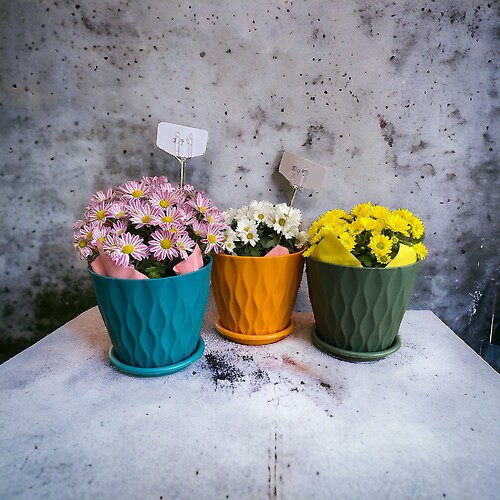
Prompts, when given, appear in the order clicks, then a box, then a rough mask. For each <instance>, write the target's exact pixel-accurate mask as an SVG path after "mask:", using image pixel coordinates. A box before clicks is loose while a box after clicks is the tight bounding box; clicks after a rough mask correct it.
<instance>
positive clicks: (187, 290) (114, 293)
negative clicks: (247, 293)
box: [89, 258, 212, 368]
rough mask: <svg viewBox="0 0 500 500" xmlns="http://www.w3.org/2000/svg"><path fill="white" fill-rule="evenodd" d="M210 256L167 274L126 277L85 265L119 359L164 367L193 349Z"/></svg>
mask: <svg viewBox="0 0 500 500" xmlns="http://www.w3.org/2000/svg"><path fill="white" fill-rule="evenodd" d="M211 267H212V259H211V258H210V262H209V263H208V264H206V265H205V266H204V267H203V268H201V269H199V270H197V271H195V272H193V273H189V274H185V275H180V276H173V277H168V278H158V279H144V280H128V279H117V278H110V277H106V276H101V275H99V274H96V273H94V272H93V271H92V270H89V273H90V277H91V281H92V285H93V288H94V292H95V295H96V299H97V304H98V306H99V311H100V313H101V316H102V318H103V321H104V324H105V325H106V328H107V330H108V334H109V337H110V338H111V342H112V344H113V348H114V350H115V353H116V356H117V357H118V358H119V359H120V361H121V362H123V363H124V364H127V365H130V366H134V367H141V368H155V367H165V366H168V365H173V364H175V363H178V362H180V361H182V360H184V359H186V358H188V357H189V356H191V354H193V352H194V351H195V350H196V346H197V344H198V341H199V338H200V333H201V327H202V323H203V317H204V315H205V310H206V306H207V301H208V293H209V288H210V272H211Z"/></svg>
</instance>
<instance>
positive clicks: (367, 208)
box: [351, 201, 372, 217]
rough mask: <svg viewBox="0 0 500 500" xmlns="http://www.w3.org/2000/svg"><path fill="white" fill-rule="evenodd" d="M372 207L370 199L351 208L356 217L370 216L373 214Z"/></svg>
mask: <svg viewBox="0 0 500 500" xmlns="http://www.w3.org/2000/svg"><path fill="white" fill-rule="evenodd" d="M371 207H372V204H371V202H370V201H367V202H366V203H360V204H359V205H356V206H355V207H354V208H353V209H352V210H351V215H353V216H354V217H369V216H370V215H371Z"/></svg>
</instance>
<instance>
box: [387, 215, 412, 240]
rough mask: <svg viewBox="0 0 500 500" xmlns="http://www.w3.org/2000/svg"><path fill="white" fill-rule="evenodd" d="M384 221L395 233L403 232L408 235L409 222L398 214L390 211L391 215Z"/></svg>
mask: <svg viewBox="0 0 500 500" xmlns="http://www.w3.org/2000/svg"><path fill="white" fill-rule="evenodd" d="M386 223H387V227H388V228H389V229H390V230H391V231H394V232H395V233H401V234H404V235H405V236H409V230H410V224H409V222H408V221H407V220H406V219H404V218H403V217H401V216H400V215H397V214H395V213H391V215H389V217H387V219H386Z"/></svg>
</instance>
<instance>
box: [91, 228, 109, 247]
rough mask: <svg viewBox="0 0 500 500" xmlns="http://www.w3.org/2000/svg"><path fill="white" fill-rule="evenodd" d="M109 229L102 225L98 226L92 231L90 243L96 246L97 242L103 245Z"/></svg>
mask: <svg viewBox="0 0 500 500" xmlns="http://www.w3.org/2000/svg"><path fill="white" fill-rule="evenodd" d="M110 232H111V229H110V228H109V227H108V226H105V225H103V224H98V225H96V226H95V227H94V229H93V230H92V243H93V244H96V243H97V242H98V241H100V242H101V243H104V241H105V240H106V238H107V236H108V234H109V233H110Z"/></svg>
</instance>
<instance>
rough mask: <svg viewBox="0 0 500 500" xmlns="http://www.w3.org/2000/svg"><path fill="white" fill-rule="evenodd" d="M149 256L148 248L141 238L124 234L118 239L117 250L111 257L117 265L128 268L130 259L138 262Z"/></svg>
mask: <svg viewBox="0 0 500 500" xmlns="http://www.w3.org/2000/svg"><path fill="white" fill-rule="evenodd" d="M147 256H148V247H147V245H145V244H144V241H143V240H142V238H141V237H140V236H137V235H136V234H130V233H124V234H122V235H121V236H118V237H117V240H116V248H115V250H114V251H113V253H112V254H111V255H110V257H111V259H112V260H113V261H114V262H116V265H118V266H123V267H128V265H129V263H130V258H131V257H133V258H134V259H136V260H142V259H145V258H146V257H147Z"/></svg>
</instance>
